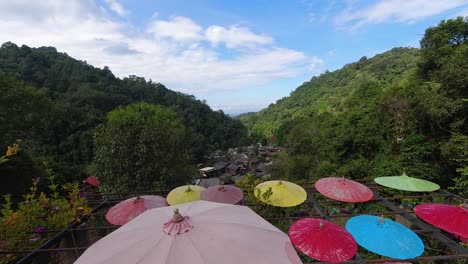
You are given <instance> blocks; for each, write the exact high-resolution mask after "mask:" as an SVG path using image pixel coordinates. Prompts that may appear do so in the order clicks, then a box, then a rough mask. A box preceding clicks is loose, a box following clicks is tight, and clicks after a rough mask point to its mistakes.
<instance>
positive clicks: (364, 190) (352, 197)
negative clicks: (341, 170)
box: [315, 177, 374, 203]
mask: <svg viewBox="0 0 468 264" xmlns="http://www.w3.org/2000/svg"><path fill="white" fill-rule="evenodd" d="M315 188H316V189H317V191H318V192H320V193H321V194H322V195H324V196H326V197H328V198H331V199H334V200H337V201H342V202H348V203H357V202H367V201H369V200H370V199H372V197H373V196H374V194H373V193H372V191H371V189H369V187H367V186H365V185H363V184H360V183H359V182H356V181H353V180H348V179H345V178H339V177H328V178H322V179H320V180H318V181H317V182H316V183H315Z"/></svg>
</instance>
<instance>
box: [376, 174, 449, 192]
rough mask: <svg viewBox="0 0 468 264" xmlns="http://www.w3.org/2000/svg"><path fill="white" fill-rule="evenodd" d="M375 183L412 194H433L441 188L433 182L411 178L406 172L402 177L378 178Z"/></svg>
mask: <svg viewBox="0 0 468 264" xmlns="http://www.w3.org/2000/svg"><path fill="white" fill-rule="evenodd" d="M374 181H375V182H376V183H378V184H380V185H383V186H385V187H389V188H393V189H397V190H402V191H410V192H433V191H436V190H439V189H440V186H439V185H437V184H435V183H433V182H430V181H426V180H421V179H418V178H413V177H409V176H408V175H406V173H404V172H403V175H401V176H386V177H378V178H375V179H374Z"/></svg>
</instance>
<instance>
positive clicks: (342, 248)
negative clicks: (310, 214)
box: [288, 218, 357, 263]
mask: <svg viewBox="0 0 468 264" xmlns="http://www.w3.org/2000/svg"><path fill="white" fill-rule="evenodd" d="M288 234H289V238H290V239H291V242H292V243H293V245H294V246H295V247H296V248H297V249H299V250H300V251H301V252H302V253H304V254H306V255H307V256H309V257H311V258H314V259H318V260H320V261H326V262H332V263H338V262H344V261H348V260H350V259H352V258H353V257H354V255H356V251H357V244H356V241H355V240H354V238H353V236H352V235H351V234H350V233H349V232H348V231H346V229H344V228H343V227H341V226H339V225H337V224H335V223H332V222H329V221H325V220H322V219H317V218H303V219H300V220H298V221H296V222H294V223H293V224H292V225H291V226H290V227H289V232H288Z"/></svg>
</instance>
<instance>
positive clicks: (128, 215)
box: [106, 195, 167, 225]
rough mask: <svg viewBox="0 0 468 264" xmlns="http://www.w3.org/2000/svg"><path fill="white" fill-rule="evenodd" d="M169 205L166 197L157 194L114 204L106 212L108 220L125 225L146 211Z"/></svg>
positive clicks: (114, 223)
mask: <svg viewBox="0 0 468 264" xmlns="http://www.w3.org/2000/svg"><path fill="white" fill-rule="evenodd" d="M163 206H167V203H166V199H165V198H164V197H161V196H157V195H142V196H138V197H133V198H130V199H127V200H125V201H122V202H120V203H118V204H116V205H114V206H113V207H112V208H111V209H109V211H107V213H106V220H107V222H109V223H111V224H113V225H124V224H126V223H127V222H129V221H130V220H132V219H133V218H135V217H137V216H138V215H140V214H141V213H143V212H144V211H146V210H148V209H151V208H158V207H163Z"/></svg>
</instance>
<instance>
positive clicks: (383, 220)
mask: <svg viewBox="0 0 468 264" xmlns="http://www.w3.org/2000/svg"><path fill="white" fill-rule="evenodd" d="M379 222H380V223H381V224H383V223H384V222H385V218H384V217H383V215H381V216H380V219H379Z"/></svg>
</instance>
